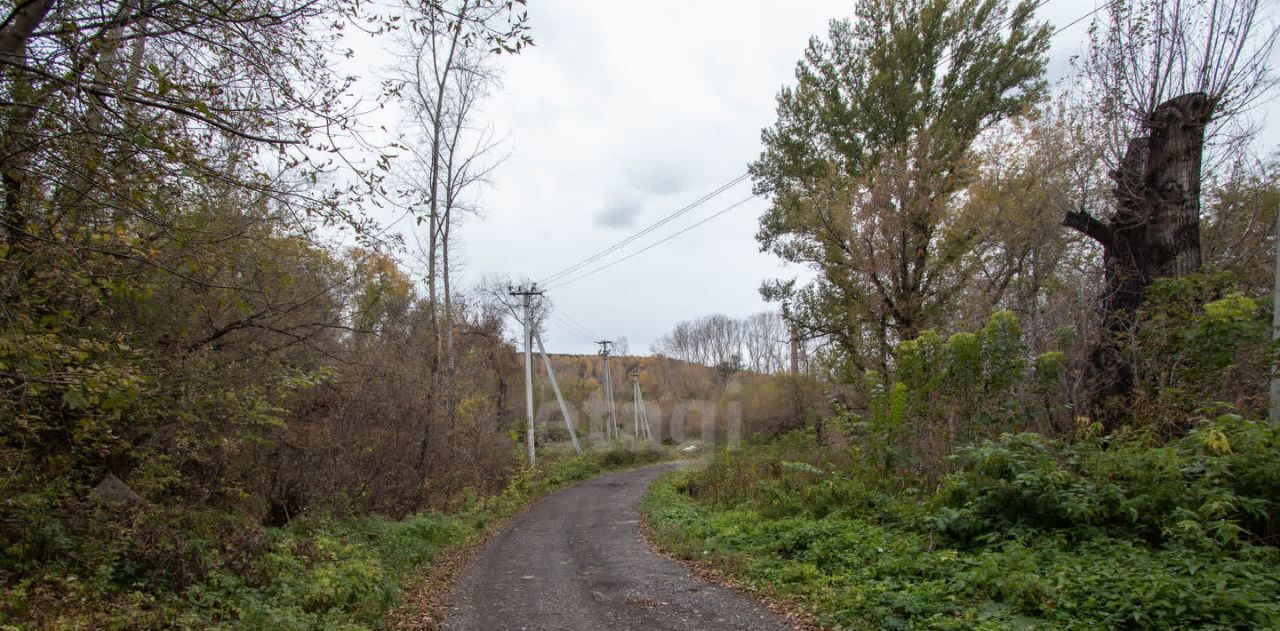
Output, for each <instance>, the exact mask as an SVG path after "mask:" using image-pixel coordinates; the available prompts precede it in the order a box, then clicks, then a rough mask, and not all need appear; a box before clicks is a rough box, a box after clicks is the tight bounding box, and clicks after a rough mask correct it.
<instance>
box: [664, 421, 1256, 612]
mask: <svg viewBox="0 0 1280 631" xmlns="http://www.w3.org/2000/svg"><path fill="white" fill-rule="evenodd" d="M1092 431H1095V430H1094V429H1093V428H1091V429H1089V431H1088V432H1086V433H1085V435H1084V436H1082V440H1081V441H1080V442H1078V443H1076V444H1063V443H1059V442H1055V441H1050V440H1046V439H1044V438H1041V437H1039V436H1036V435H1031V434H1014V435H1006V436H1003V437H1001V438H999V439H998V440H993V441H988V442H986V443H984V444H982V445H980V446H978V447H975V448H973V449H968V450H963V451H962V453H961V455H960V456H959V457H958V459H957V460H958V463H957V464H958V465H959V466H960V469H959V470H958V471H957V472H956V473H954V474H953V475H951V476H950V477H949V478H948V479H947V480H946V483H945V484H944V486H943V487H942V488H941V489H940V490H939V491H937V492H934V493H929V492H924V491H922V490H921V489H922V488H923V486H922V485H916V486H910V485H908V486H903V485H901V484H900V483H899V482H898V481H893V482H886V480H885V479H884V477H883V475H882V473H881V472H880V471H879V469H877V468H876V467H874V466H867V465H859V464H856V463H858V462H859V459H858V458H856V457H849V456H850V455H854V456H856V454H857V451H856V449H833V448H825V449H816V448H813V447H811V446H808V445H809V443H806V442H805V440H804V439H805V438H806V436H804V435H801V436H799V437H785V438H784V439H783V440H781V441H777V442H773V443H768V444H762V445H753V446H751V447H749V448H748V449H746V450H743V451H741V452H737V453H728V454H725V455H723V456H722V457H718V458H717V459H716V460H715V461H714V462H713V463H712V464H711V465H710V466H709V467H708V468H707V469H705V470H703V471H686V472H679V473H675V474H673V475H671V476H669V477H667V478H664V479H663V480H661V481H660V482H659V483H658V484H656V485H655V486H654V487H653V488H652V489H651V490H650V492H649V494H648V495H647V496H646V499H645V502H644V506H643V510H644V511H645V514H646V515H647V516H648V523H649V526H650V528H651V532H652V535H653V537H654V540H655V541H657V542H658V543H659V545H661V546H662V547H664V548H665V549H667V550H668V551H670V552H671V553H673V554H676V555H678V556H681V557H683V558H687V559H692V560H696V561H697V562H699V563H709V564H712V565H715V566H716V567H718V568H719V569H720V570H722V571H724V572H727V573H728V574H729V575H731V576H733V577H734V578H735V579H736V580H738V581H740V582H743V583H745V584H748V585H753V586H755V587H757V588H760V589H763V590H766V591H768V592H771V593H773V594H774V595H776V596H779V597H783V598H787V599H789V600H791V602H793V603H797V604H799V605H800V606H802V607H803V608H805V609H808V610H810V611H811V612H813V613H814V614H815V615H816V616H817V617H818V619H819V621H820V622H822V623H823V624H825V625H827V626H830V627H833V628H839V629H956V630H959V629H1028V628H1038V629H1114V628H1220V629H1263V628H1280V602H1277V600H1276V598H1275V595H1276V594H1277V593H1280V550H1277V548H1276V547H1274V546H1273V545H1269V544H1271V543H1274V538H1273V537H1274V535H1273V534H1272V533H1274V528H1275V521H1274V518H1275V515H1276V514H1277V510H1276V509H1277V506H1276V503H1275V500H1276V498H1277V497H1280V486H1278V485H1277V484H1278V482H1280V475H1278V472H1280V458H1277V457H1276V455H1277V453H1280V449H1278V448H1280V445H1278V444H1277V431H1278V430H1277V429H1275V428H1273V427H1272V426H1270V425H1269V424H1266V423H1260V422H1252V421H1247V420H1245V419H1242V418H1240V417H1237V416H1224V417H1222V418H1219V419H1217V420H1215V421H1213V422H1206V423H1204V424H1202V425H1201V426H1199V427H1197V428H1196V429H1194V430H1193V431H1192V432H1191V433H1190V434H1189V435H1188V436H1187V437H1186V438H1184V439H1182V440H1180V441H1177V442H1176V443H1173V444H1170V445H1167V446H1158V445H1156V446H1153V445H1152V444H1150V443H1149V442H1148V441H1144V440H1140V439H1139V437H1138V436H1136V435H1134V436H1127V437H1120V436H1113V437H1099V436H1094V435H1090V433H1089V432H1092ZM807 438H811V436H808V437H807ZM838 454H844V455H845V456H846V458H845V459H844V460H837V459H836V457H835V456H836V455H838Z"/></svg>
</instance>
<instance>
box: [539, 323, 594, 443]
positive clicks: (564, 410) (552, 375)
mask: <svg viewBox="0 0 1280 631" xmlns="http://www.w3.org/2000/svg"><path fill="white" fill-rule="evenodd" d="M533 339H535V340H537V342H538V352H539V353H542V363H543V364H545V365H546V367H547V379H550V380H551V389H552V390H554V391H555V393H556V401H557V402H559V403H560V414H562V415H564V424H565V426H566V427H568V428H569V440H572V441H573V450H574V451H576V452H578V453H579V454H581V453H582V445H579V444H578V430H576V429H574V427H573V418H572V417H570V416H569V406H567V405H565V404H564V397H563V396H561V394H560V383H559V382H557V381H556V371H554V370H552V369H551V358H550V357H547V348H546V347H545V346H543V345H542V336H541V335H537V334H535V335H534V336H533Z"/></svg>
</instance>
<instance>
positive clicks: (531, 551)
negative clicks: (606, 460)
mask: <svg viewBox="0 0 1280 631" xmlns="http://www.w3.org/2000/svg"><path fill="white" fill-rule="evenodd" d="M672 466H673V465H658V466H654V467H647V468H644V469H637V470H635V471H625V472H622V473H614V474H610V475H606V476H601V477H599V478H596V479H594V480H589V481H587V482H583V483H580V484H577V485H575V486H572V487H569V488H567V489H564V490H561V491H559V492H557V493H554V494H552V495H550V496H548V497H546V498H544V499H542V500H541V501H539V502H537V503H536V504H534V505H533V506H532V507H531V508H530V509H529V510H528V512H526V513H525V514H524V515H522V516H520V517H519V518H517V519H516V520H515V521H513V522H512V523H511V525H509V526H508V527H507V529H506V530H505V531H503V532H502V533H500V534H498V535H497V536H496V537H494V539H493V540H492V541H490V542H489V543H488V544H487V545H486V546H485V547H484V548H483V549H482V550H481V551H480V553H479V555H478V556H477V557H476V559H475V560H474V561H473V562H472V564H471V566H470V567H468V568H467V570H466V573H465V574H464V575H463V577H462V579H461V580H460V581H459V582H458V585H457V586H456V587H455V589H454V591H453V593H452V594H451V595H450V598H449V605H448V606H449V611H448V614H447V616H446V618H445V621H444V626H443V628H444V629H447V630H449V631H509V630H511V631H514V630H525V631H612V630H625V629H634V630H636V631H641V630H643V631H664V630H668V629H673V630H674V629H680V630H685V629H687V630H690V631H728V630H734V631H738V630H750V631H775V630H776V631H785V630H789V629H791V626H790V625H788V624H785V623H784V622H783V621H782V619H781V618H780V617H778V616H776V615H775V614H773V613H772V612H770V611H769V610H768V609H766V608H764V607H763V606H761V605H760V604H759V603H757V602H756V601H755V600H754V599H752V598H751V597H750V596H748V595H746V594H743V593H740V592H736V591H733V590H730V589H725V588H723V587H719V586H714V585H709V584H707V583H704V582H702V581H700V580H698V579H696V578H694V577H693V576H692V575H691V574H690V573H689V571H688V570H687V569H685V568H684V566H682V565H680V564H679V563H676V562H675V561H672V560H670V559H666V558H663V557H660V556H658V555H656V554H654V553H653V552H652V551H651V550H650V549H649V546H648V545H647V544H646V543H645V542H644V541H643V540H642V539H641V538H640V514H639V510H638V506H637V505H638V504H639V502H640V498H641V496H642V495H644V492H645V489H647V488H648V487H649V485H650V484H651V483H652V482H653V481H654V479H656V478H657V477H658V476H659V475H661V474H663V473H664V472H666V471H669V470H670V469H671V468H672Z"/></svg>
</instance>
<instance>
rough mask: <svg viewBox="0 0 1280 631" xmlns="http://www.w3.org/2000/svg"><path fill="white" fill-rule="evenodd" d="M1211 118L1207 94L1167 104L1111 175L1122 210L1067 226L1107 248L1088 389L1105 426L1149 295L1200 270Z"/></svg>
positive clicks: (1122, 389)
mask: <svg viewBox="0 0 1280 631" xmlns="http://www.w3.org/2000/svg"><path fill="white" fill-rule="evenodd" d="M1211 112H1212V106H1211V103H1210V102H1209V100H1208V99H1207V98H1206V97H1205V96H1204V95H1203V94H1200V93H1193V94H1184V95H1182V96H1179V97H1176V98H1173V99H1170V100H1168V101H1166V102H1164V103H1162V104H1160V106H1159V107H1157V108H1156V109H1155V111H1154V112H1153V113H1152V115H1151V117H1150V118H1149V119H1148V121H1147V129H1148V130H1149V132H1150V135H1148V136H1141V137H1138V138H1133V139H1131V140H1130V141H1129V146H1128V148H1127V150H1126V151H1125V155H1124V158H1123V159H1121V161H1120V165H1119V166H1118V168H1117V169H1116V170H1115V171H1114V172H1112V174H1111V177H1112V179H1113V180H1114V181H1115V183H1116V187H1115V189H1114V193H1115V197H1116V205H1115V210H1114V211H1113V212H1112V214H1111V216H1110V217H1109V218H1108V221H1106V222H1105V223H1104V222H1103V221H1101V220H1099V219H1097V218H1095V217H1094V216H1092V215H1090V214H1089V213H1087V212H1083V211H1073V212H1068V213H1067V214H1066V216H1065V217H1063V219H1062V225H1064V226H1066V227H1068V228H1072V229H1074V230H1076V231H1078V232H1080V233H1081V234H1084V235H1085V236H1087V237H1089V238H1091V239H1093V240H1094V241H1097V242H1098V244H1099V245H1101V246H1102V266H1103V275H1104V278H1105V281H1106V290H1105V293H1104V294H1103V296H1102V301H1101V312H1102V325H1103V326H1102V338H1101V339H1100V340H1099V342H1098V345H1097V346H1096V347H1095V348H1094V350H1093V353H1092V356H1091V363H1090V366H1089V371H1088V375H1087V382H1088V383H1089V389H1090V393H1091V394H1090V399H1091V405H1092V407H1093V410H1092V411H1093V413H1094V414H1097V415H1100V416H1102V418H1103V420H1105V421H1111V422H1114V421H1116V420H1117V418H1116V415H1115V410H1116V409H1115V405H1114V404H1116V403H1120V402H1123V401H1124V400H1126V399H1127V397H1128V395H1129V394H1130V393H1131V391H1132V389H1133V368H1132V366H1131V365H1130V364H1129V362H1128V361H1127V360H1126V358H1125V356H1124V354H1123V340H1124V338H1125V337H1126V336H1129V335H1132V334H1133V333H1134V332H1135V331H1136V330H1137V327H1138V318H1137V315H1138V309H1139V308H1141V306H1142V303H1143V300H1144V299H1145V297H1146V292H1147V288H1148V287H1150V285H1151V283H1152V281H1154V280H1155V279H1157V278H1165V277H1172V278H1176V277H1179V276H1184V275H1186V274H1190V273H1192V272H1195V271H1198V270H1199V269H1200V165H1201V159H1202V154H1203V152H1204V128H1205V124H1206V123H1207V122H1208V118H1209V115H1210V113H1211Z"/></svg>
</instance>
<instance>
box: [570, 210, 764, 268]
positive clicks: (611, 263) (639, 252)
mask: <svg viewBox="0 0 1280 631" xmlns="http://www.w3.org/2000/svg"><path fill="white" fill-rule="evenodd" d="M755 198H756V196H755V195H754V194H752V195H748V196H747V197H746V198H745V199H742V200H741V201H739V202H737V203H735V204H733V205H732V206H729V207H728V208H725V209H723V210H720V211H719V212H717V213H715V214H713V215H711V216H709V217H707V218H705V219H703V220H701V221H699V222H697V223H694V224H691V225H689V226H687V227H685V228H684V229H682V230H680V231H678V232H674V233H672V234H670V235H667V236H666V237H664V238H662V239H660V240H658V241H655V242H653V243H651V244H649V245H648V246H646V247H645V248H644V249H641V250H636V251H635V252H632V253H631V254H628V255H626V256H624V257H622V258H620V259H617V260H615V261H613V262H610V263H607V264H605V265H602V266H600V267H597V268H595V269H593V270H591V271H589V272H586V273H584V274H580V275H578V276H575V277H573V278H571V279H569V280H566V281H562V282H558V283H556V284H554V285H552V286H550V287H547V290H548V291H549V290H552V289H558V288H560V287H564V286H565V285H570V284H573V283H576V282H578V281H580V280H582V279H584V278H586V277H588V276H591V275H593V274H598V273H600V272H603V271H604V270H607V269H609V268H611V267H613V266H614V265H617V264H619V263H621V262H623V261H626V260H628V259H631V258H634V257H637V256H640V255H641V254H644V253H645V252H648V251H649V250H652V249H653V248H656V247H658V246H660V245H662V244H663V243H666V242H668V241H670V240H672V239H674V238H676V237H678V236H680V235H682V234H684V233H686V232H688V231H690V230H693V229H694V228H697V227H699V226H701V225H703V224H705V223H707V222H708V221H711V220H712V219H715V218H716V217H719V216H721V215H723V214H725V213H727V212H729V211H731V210H733V209H735V208H737V207H739V206H741V205H743V204H745V203H747V202H749V201H751V200H753V199H755Z"/></svg>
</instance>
